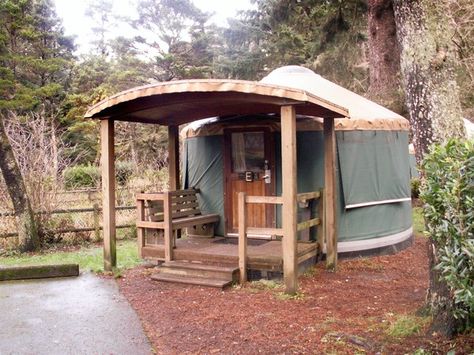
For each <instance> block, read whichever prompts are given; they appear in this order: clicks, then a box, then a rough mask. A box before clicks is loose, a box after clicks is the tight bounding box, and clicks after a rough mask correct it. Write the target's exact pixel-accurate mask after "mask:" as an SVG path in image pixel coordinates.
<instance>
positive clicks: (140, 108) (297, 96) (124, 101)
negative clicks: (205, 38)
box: [85, 79, 349, 126]
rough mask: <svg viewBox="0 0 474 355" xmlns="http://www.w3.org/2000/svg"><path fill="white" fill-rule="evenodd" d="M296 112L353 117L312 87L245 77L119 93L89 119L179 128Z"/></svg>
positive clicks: (93, 109) (93, 110)
mask: <svg viewBox="0 0 474 355" xmlns="http://www.w3.org/2000/svg"><path fill="white" fill-rule="evenodd" d="M287 105H294V107H295V110H296V113H297V114H301V115H307V116H315V117H322V118H336V117H338V118H340V117H348V116H349V113H348V110H347V109H346V108H343V107H341V106H339V105H336V104H334V103H331V102H329V101H327V100H324V99H322V98H320V97H317V96H315V95H313V94H311V93H309V92H307V91H304V90H299V89H295V88H289V87H285V86H279V85H270V84H263V83H260V82H255V81H243V80H216V79H198V80H180V81H170V82H164V83H158V84H152V85H146V86H141V87H137V88H133V89H130V90H126V91H123V92H120V93H118V94H116V95H114V96H111V97H109V98H107V99H105V100H102V101H101V102H99V103H97V104H96V105H94V106H93V107H91V108H90V109H89V110H88V111H87V112H86V114H85V117H87V118H95V119H114V120H117V121H130V122H142V123H155V124H161V125H165V126H175V125H181V124H184V123H189V122H192V121H195V120H198V119H202V118H206V117H213V116H226V115H247V114H258V113H276V114H280V109H281V107H282V106H287Z"/></svg>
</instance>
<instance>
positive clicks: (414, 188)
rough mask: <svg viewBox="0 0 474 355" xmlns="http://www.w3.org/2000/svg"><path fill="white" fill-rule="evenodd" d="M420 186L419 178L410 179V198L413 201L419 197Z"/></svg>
mask: <svg viewBox="0 0 474 355" xmlns="http://www.w3.org/2000/svg"><path fill="white" fill-rule="evenodd" d="M420 184H421V181H420V179H419V178H412V179H411V181H410V186H411V198H413V199H415V198H418V197H420Z"/></svg>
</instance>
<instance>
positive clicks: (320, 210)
mask: <svg viewBox="0 0 474 355" xmlns="http://www.w3.org/2000/svg"><path fill="white" fill-rule="evenodd" d="M325 203H326V198H325V197H324V189H321V191H320V195H319V201H318V218H319V220H320V221H321V223H319V225H318V231H317V233H318V236H317V239H318V248H319V257H322V256H323V250H324V238H325V235H326V232H325V228H324V220H325V219H326V218H325V215H324V204H325Z"/></svg>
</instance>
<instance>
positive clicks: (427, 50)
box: [394, 0, 466, 163]
mask: <svg viewBox="0 0 474 355" xmlns="http://www.w3.org/2000/svg"><path fill="white" fill-rule="evenodd" d="M394 11H395V22H396V26H397V37H398V41H399V44H400V48H401V56H400V65H401V75H402V84H403V87H404V89H405V95H406V104H407V107H408V110H409V115H410V123H411V126H412V129H413V143H414V146H415V152H416V153H415V154H416V161H417V163H421V160H422V158H423V156H424V155H425V153H426V152H427V151H428V147H429V146H430V145H431V144H432V143H441V142H445V141H446V140H447V139H449V138H451V137H465V135H466V132H465V129H464V124H463V120H462V112H461V104H460V101H459V92H458V86H457V83H456V77H455V68H456V52H455V49H454V46H453V42H452V38H453V37H454V29H453V26H452V25H451V24H452V21H451V18H450V17H449V7H448V6H447V4H446V1H445V0H440V1H436V2H433V1H429V0H394Z"/></svg>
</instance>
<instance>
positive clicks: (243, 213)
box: [238, 192, 247, 284]
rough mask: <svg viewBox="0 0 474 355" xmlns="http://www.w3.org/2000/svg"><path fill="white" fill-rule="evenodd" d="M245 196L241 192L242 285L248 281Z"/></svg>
mask: <svg viewBox="0 0 474 355" xmlns="http://www.w3.org/2000/svg"><path fill="white" fill-rule="evenodd" d="M245 196H246V193H245V192H239V194H238V219H239V271H240V283H241V284H243V283H245V282H246V281H247V208H246V205H245Z"/></svg>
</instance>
